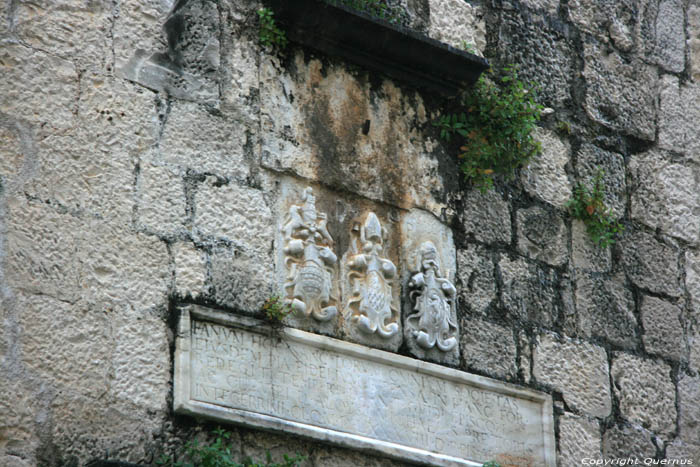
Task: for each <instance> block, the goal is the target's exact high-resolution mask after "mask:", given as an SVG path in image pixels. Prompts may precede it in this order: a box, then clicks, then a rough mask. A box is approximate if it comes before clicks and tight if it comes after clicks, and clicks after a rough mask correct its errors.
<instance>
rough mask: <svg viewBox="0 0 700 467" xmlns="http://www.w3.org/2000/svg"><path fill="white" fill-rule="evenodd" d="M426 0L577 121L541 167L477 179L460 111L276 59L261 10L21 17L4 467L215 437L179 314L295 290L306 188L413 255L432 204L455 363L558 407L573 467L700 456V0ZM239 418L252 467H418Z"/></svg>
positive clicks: (131, 2) (444, 26)
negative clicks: (290, 239)
mask: <svg viewBox="0 0 700 467" xmlns="http://www.w3.org/2000/svg"><path fill="white" fill-rule="evenodd" d="M402 3H404V4H405V6H406V7H407V9H408V11H409V12H410V13H411V15H412V23H413V26H414V27H416V28H417V29H418V30H420V31H422V32H424V33H426V34H428V35H430V36H432V37H434V38H437V39H439V40H442V41H445V42H448V43H450V44H452V45H455V46H460V45H462V42H463V41H466V42H467V43H469V44H473V45H476V47H477V48H478V49H479V50H480V51H482V52H483V53H484V55H485V56H487V57H488V58H489V60H490V61H491V63H492V65H494V66H495V67H500V66H502V65H504V64H508V63H517V64H518V65H519V66H520V69H521V74H522V75H523V76H524V77H525V78H527V79H530V80H534V81H536V82H537V83H538V84H539V85H540V87H541V93H540V100H541V101H542V103H543V104H545V105H546V106H548V107H550V108H552V109H553V110H554V112H553V113H551V114H550V115H548V116H547V117H546V118H545V119H544V120H543V121H542V128H541V129H540V130H538V136H539V139H540V140H541V141H542V142H543V147H544V151H543V154H542V155H541V156H540V157H539V158H538V159H536V160H535V161H533V162H532V163H531V164H530V166H529V167H528V168H527V169H525V170H523V171H522V172H521V173H520V174H519V177H518V178H517V179H516V180H514V181H512V182H509V183H498V184H497V186H496V189H495V190H493V191H490V192H488V193H486V194H482V193H480V192H479V191H476V190H470V189H468V187H466V185H465V184H464V182H463V181H462V180H461V179H460V175H459V173H458V171H457V169H456V165H455V161H454V156H453V154H452V151H453V149H454V148H451V147H449V145H445V144H444V143H443V142H442V141H441V140H440V139H439V138H438V135H437V132H436V131H435V128H433V127H432V125H431V121H433V120H434V119H435V118H437V117H438V116H439V115H440V114H441V112H443V111H444V109H445V108H447V107H448V106H449V102H448V101H446V100H445V99H443V98H441V97H439V96H436V95H433V94H430V93H426V92H421V91H420V90H415V89H412V88H411V87H410V86H409V85H407V84H405V83H402V82H400V81H396V80H389V79H385V78H383V77H382V76H380V75H377V74H376V73H372V72H369V71H367V70H364V69H361V68H359V67H357V66H355V65H353V64H350V63H346V62H343V61H341V60H339V59H337V58H334V57H328V56H324V55H321V54H318V53H315V52H313V51H312V50H309V49H304V48H301V47H296V46H292V47H290V48H289V49H288V50H287V51H286V52H285V53H284V54H282V55H276V54H273V53H270V51H266V50H263V49H261V47H260V46H259V45H258V33H257V22H256V18H257V14H256V10H257V9H258V8H259V7H260V5H259V4H258V3H256V2H253V1H249V0H235V1H232V2H229V1H225V0H220V1H213V0H179V1H177V2H172V1H171V0H162V1H160V2H140V1H135V0H113V1H100V0H96V1H89V2H85V1H75V0H71V1H64V2H50V1H43V0H42V1H38V2H25V1H21V0H20V1H14V0H6V1H4V2H2V3H1V4H0V11H2V15H1V16H0V76H2V81H1V82H0V135H2V136H1V139H0V141H1V144H0V298H1V299H2V302H1V303H2V306H1V307H0V413H2V416H0V465H8V466H32V465H48V466H56V465H84V464H86V463H88V462H90V461H92V460H96V459H117V460H121V461H128V462H134V463H151V462H153V461H154V459H155V458H156V457H157V456H158V455H160V454H161V453H172V452H174V450H176V449H177V448H178V447H179V446H181V445H182V443H183V442H185V441H186V440H188V439H191V438H192V437H193V436H199V437H205V436H206V433H205V432H206V431H207V430H208V429H209V428H211V427H210V426H209V425H207V424H206V423H200V422H197V421H195V420H192V419H188V418H185V417H176V416H174V415H173V414H172V411H171V405H172V345H173V329H174V326H175V323H174V310H175V307H176V305H177V304H180V303H199V304H204V305H209V306H212V307H216V308H220V309H224V310H228V311H230V312H231V313H243V314H255V313H257V312H258V310H259V309H260V307H261V305H262V304H263V302H264V301H265V300H266V299H267V298H268V297H270V296H271V295H272V294H273V293H280V292H281V290H280V286H281V284H280V283H279V279H278V278H279V277H280V274H281V272H280V271H281V268H282V266H281V264H280V260H279V257H278V256H277V254H278V252H279V247H280V242H281V238H280V237H279V235H278V227H279V225H280V222H281V221H282V219H283V217H284V214H285V212H286V209H287V208H288V206H289V203H290V202H291V201H290V199H291V198H289V196H292V195H289V196H288V194H289V193H292V194H293V195H294V196H296V195H298V194H299V193H301V191H302V190H303V188H304V187H306V186H307V185H308V186H312V187H313V188H314V191H315V193H316V195H317V196H318V205H319V206H320V207H322V210H323V211H324V212H326V213H327V214H328V219H329V231H330V233H331V234H332V236H333V237H334V238H335V239H337V244H338V251H337V252H336V253H337V254H338V257H339V258H340V257H341V256H342V254H343V253H344V252H345V250H344V249H343V248H346V247H347V246H348V245H349V244H350V243H351V238H350V229H348V226H351V225H352V223H353V221H354V220H356V219H357V216H359V215H360V213H361V212H366V211H367V210H372V211H373V212H376V213H377V214H378V215H379V216H380V217H381V220H382V222H383V223H384V224H385V226H386V227H387V228H388V229H389V230H392V229H394V232H395V235H394V236H393V237H391V238H395V239H396V240H395V243H394V245H393V246H392V248H393V250H390V251H391V255H393V258H394V259H395V261H394V262H395V264H397V265H400V264H401V254H400V252H399V244H400V243H401V242H402V240H401V236H400V235H399V232H400V231H401V228H400V225H401V220H402V219H403V218H404V217H405V216H407V215H409V214H410V213H420V214H415V215H422V216H427V218H429V219H430V222H435V223H437V225H440V226H442V227H440V228H444V229H448V231H450V237H451V238H453V239H454V245H455V248H456V255H455V258H456V271H451V272H452V273H453V274H455V285H456V286H457V293H458V297H459V302H458V308H457V319H458V323H459V327H460V329H459V335H460V342H459V344H460V354H459V358H458V359H456V360H455V359H453V360H448V361H446V362H444V363H445V364H448V365H452V366H455V367H457V368H460V369H462V370H466V371H469V372H472V373H477V374H481V375H486V376H490V377H493V378H496V379H500V380H503V381H508V382H512V383H515V384H517V385H520V386H526V387H532V388H535V389H539V390H543V391H545V392H548V393H551V394H552V396H553V398H554V400H555V413H554V417H555V427H556V437H557V450H558V451H557V452H558V456H559V463H560V465H561V466H573V465H581V460H582V459H583V458H594V459H595V458H603V457H609V458H616V457H628V456H632V457H639V458H640V459H641V458H658V459H689V458H690V459H694V460H695V461H696V462H700V389H699V388H700V249H698V244H699V242H700V191H699V190H698V189H697V187H698V181H699V180H698V178H699V177H700V172H699V169H700V167H699V166H698V161H699V160H700V136H699V135H700V133H698V131H697V122H698V121H700V83H699V82H698V80H700V45H699V44H700V5H699V4H698V3H697V2H696V1H695V0H625V1H612V0H611V1H607V0H606V1H599V0H568V1H561V2H560V1H558V0H521V1H517V0H493V1H492V2H472V4H471V5H470V4H469V3H465V2H462V1H458V0H430V1H428V0H406V1H404V2H402ZM560 122H564V123H565V124H562V123H560ZM596 167H603V168H604V169H605V171H606V176H605V182H606V186H607V190H608V200H607V201H608V202H609V204H610V205H611V206H612V207H613V209H614V212H615V215H616V216H617V217H618V218H619V219H621V222H622V223H623V224H624V226H625V230H624V233H623V235H622V236H621V237H620V238H619V240H618V242H617V243H616V244H615V245H614V246H613V247H611V248H607V249H601V248H599V247H597V246H596V245H594V244H593V243H592V242H591V241H590V240H589V238H588V237H587V234H586V231H585V227H584V226H583V225H582V224H581V223H580V222H578V221H572V219H571V218H570V217H569V216H568V215H567V213H566V210H565V207H564V204H565V202H566V201H567V200H568V199H569V198H570V197H571V193H572V188H573V186H575V184H576V183H577V182H579V181H590V180H591V179H592V177H593V175H594V174H595V172H596ZM292 198H293V196H292ZM295 201H296V200H295ZM341 247H342V248H341ZM282 274H283V273H282ZM407 312H408V310H407V307H406V306H404V307H403V311H402V313H404V315H405V314H406V313H407ZM318 331H319V332H324V333H327V334H331V335H334V336H336V337H341V338H345V337H347V336H346V334H345V333H344V331H343V330H342V329H330V330H329V329H318ZM392 350H395V351H397V352H399V353H403V354H406V355H411V349H410V348H408V347H407V346H405V345H401V346H400V347H398V350H396V349H392ZM232 430H233V434H234V438H233V439H234V447H235V450H236V453H237V454H240V455H241V456H244V455H252V456H254V457H258V458H262V457H263V453H264V452H265V450H266V449H268V450H270V451H271V453H272V454H273V456H275V457H279V456H281V454H283V453H293V452H301V453H302V454H305V455H308V456H309V460H308V461H307V465H313V466H330V465H367V466H370V465H372V466H375V465H399V463H398V462H391V461H386V460H382V459H378V458H374V457H371V456H368V455H366V454H363V453H357V452H352V451H346V450H342V449H338V448H334V447H331V446H326V445H322V444H318V443H312V442H309V441H305V440H300V439H296V438H291V437H284V436H279V435H270V434H265V433H262V432H257V431H255V430H248V429H243V428H235V427H234V428H232Z"/></svg>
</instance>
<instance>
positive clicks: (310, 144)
mask: <svg viewBox="0 0 700 467" xmlns="http://www.w3.org/2000/svg"><path fill="white" fill-rule="evenodd" d="M293 63H294V66H290V67H285V68H284V69H280V68H281V67H280V66H279V65H277V64H276V63H275V62H274V59H272V58H270V57H266V58H265V60H264V61H263V63H262V64H261V70H260V90H261V117H260V118H261V127H262V143H261V144H262V147H261V150H262V164H263V166H265V167H266V168H268V169H271V170H274V171H278V172H287V173H295V174H296V175H298V176H300V177H302V178H305V179H308V180H313V181H322V182H323V183H324V184H325V185H327V186H337V187H338V188H339V189H345V190H348V191H350V192H353V193H357V194H360V195H362V196H364V197H366V198H369V199H371V200H375V201H383V202H385V203H388V204H390V205H392V206H397V207H402V208H407V209H410V208H412V207H419V208H423V209H426V210H428V211H430V212H431V213H433V214H434V215H436V216H441V215H442V211H443V209H445V208H446V207H447V204H446V201H447V200H446V197H445V194H444V190H445V188H446V187H447V186H456V183H457V181H458V177H459V174H458V173H457V172H456V171H455V170H454V163H453V161H452V156H451V155H448V154H447V153H445V150H444V149H443V148H442V145H440V144H436V143H435V141H433V140H429V139H426V140H424V139H423V138H422V136H421V134H422V131H419V129H418V126H422V125H423V124H425V123H426V122H427V117H426V114H425V107H424V105H423V102H422V99H421V98H420V96H419V95H418V94H415V93H409V94H404V93H403V92H402V90H401V89H399V88H398V87H396V86H395V85H394V84H393V82H391V81H383V82H382V84H381V85H380V87H379V88H378V89H374V90H372V87H371V86H370V83H369V81H368V79H367V78H366V76H367V75H360V76H359V77H358V76H355V75H353V74H351V73H349V72H348V71H347V70H346V69H345V68H344V67H342V66H339V65H335V64H331V65H329V66H325V67H324V66H322V64H321V62H320V61H319V60H316V59H311V60H309V61H308V62H305V61H304V57H303V55H302V54H301V52H298V53H297V54H296V55H295V56H294V62H293ZM322 71H323V72H322ZM417 125H418V126H417ZM447 161H450V162H447ZM442 162H445V163H444V164H443V163H442ZM440 193H442V194H440Z"/></svg>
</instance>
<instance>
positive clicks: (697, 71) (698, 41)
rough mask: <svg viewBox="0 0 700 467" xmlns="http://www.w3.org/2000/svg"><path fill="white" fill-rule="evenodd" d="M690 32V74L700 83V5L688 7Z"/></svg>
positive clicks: (693, 4) (695, 4)
mask: <svg viewBox="0 0 700 467" xmlns="http://www.w3.org/2000/svg"><path fill="white" fill-rule="evenodd" d="M688 32H689V35H690V40H689V42H688V46H689V48H690V73H691V76H692V77H693V81H695V82H699V81H700V5H699V4H697V3H695V2H691V3H690V4H689V5H688Z"/></svg>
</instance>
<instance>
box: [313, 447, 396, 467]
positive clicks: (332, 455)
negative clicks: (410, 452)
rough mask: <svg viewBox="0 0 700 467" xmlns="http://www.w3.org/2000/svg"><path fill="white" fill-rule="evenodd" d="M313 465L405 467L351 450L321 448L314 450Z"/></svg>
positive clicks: (330, 466) (331, 466)
mask: <svg viewBox="0 0 700 467" xmlns="http://www.w3.org/2000/svg"><path fill="white" fill-rule="evenodd" d="M311 461H312V462H313V463H314V464H313V465H323V466H327V467H345V466H349V465H355V466H357V467H403V466H404V465H405V463H403V462H401V461H393V460H390V459H382V458H378V457H374V456H370V455H368V454H367V453H364V452H355V451H350V450H340V449H329V448H327V447H321V448H317V449H314V452H313V455H312V456H311Z"/></svg>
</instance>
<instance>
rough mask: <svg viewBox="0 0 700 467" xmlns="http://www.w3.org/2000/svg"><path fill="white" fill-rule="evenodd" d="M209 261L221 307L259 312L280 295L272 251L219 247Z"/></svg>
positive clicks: (215, 295)
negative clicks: (268, 301)
mask: <svg viewBox="0 0 700 467" xmlns="http://www.w3.org/2000/svg"><path fill="white" fill-rule="evenodd" d="M270 244H271V242H270ZM208 262H209V263H210V264H211V266H210V268H211V283H212V288H213V292H214V299H215V300H216V302H217V303H219V304H221V305H224V306H228V307H231V308H235V309H238V310H245V311H258V310H260V308H262V305H263V303H265V300H267V299H268V298H270V296H271V295H272V294H273V293H275V292H276V290H275V287H274V282H273V280H274V262H273V259H272V255H271V253H270V252H268V253H266V254H261V253H258V252H255V251H254V250H250V249H247V248H242V249H240V248H238V247H235V246H234V247H230V248H229V247H225V246H217V247H215V248H214V249H213V250H212V252H211V254H210V255H209V259H208Z"/></svg>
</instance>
